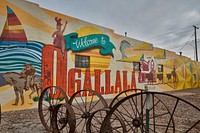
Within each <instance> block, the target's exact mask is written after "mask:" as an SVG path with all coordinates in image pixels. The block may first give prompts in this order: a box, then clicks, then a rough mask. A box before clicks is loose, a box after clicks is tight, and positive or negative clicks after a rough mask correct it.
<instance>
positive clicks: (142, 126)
mask: <svg viewBox="0 0 200 133" xmlns="http://www.w3.org/2000/svg"><path fill="white" fill-rule="evenodd" d="M147 94H150V95H151V94H152V93H151V92H142V93H138V94H133V95H130V96H128V97H125V98H123V99H122V100H120V101H119V102H118V103H116V104H115V105H114V106H113V108H111V110H110V111H109V112H108V114H107V115H106V117H105V119H104V121H103V123H102V126H101V129H100V133H104V132H105V127H106V123H108V121H109V119H110V117H111V116H112V114H113V113H114V112H115V111H116V112H118V113H119V114H120V115H121V117H122V118H123V120H124V121H125V124H126V126H127V127H126V129H127V132H137V133H140V132H141V133H143V132H147V131H146V127H145V124H144V121H145V119H144V117H143V115H144V114H145V112H144V111H143V110H144V107H145V104H146V99H141V101H143V100H144V101H143V102H140V104H141V106H140V109H137V108H138V107H137V105H136V107H135V109H134V108H133V107H131V108H132V109H131V110H134V111H135V110H136V113H135V112H133V113H130V112H129V110H127V109H126V108H125V107H122V108H123V109H124V110H125V112H126V114H125V113H123V112H122V110H121V108H120V109H118V108H119V107H120V106H122V105H121V104H123V103H124V102H127V101H128V100H131V101H132V102H133V103H130V104H131V105H133V104H134V102H135V101H133V100H134V99H131V98H133V97H137V96H140V95H141V96H143V95H147ZM154 98H155V97H154ZM131 101H130V102H131ZM158 101H159V100H158ZM128 102H129V101H128ZM158 103H161V105H162V106H163V107H164V108H165V109H166V112H165V113H163V116H164V115H168V117H169V118H171V112H169V109H168V108H167V107H166V106H165V105H163V103H162V102H161V101H159V102H158ZM158 103H154V104H155V105H154V106H157V104H158ZM123 106H124V105H123ZM154 108H155V107H152V108H151V111H153V110H154ZM134 113H135V114H134ZM132 114H134V115H135V116H132ZM129 115H130V116H129ZM141 115H142V116H141ZM144 116H146V115H144ZM161 116H162V115H161ZM126 117H130V119H131V120H129V121H128V120H127V121H128V122H127V121H126V119H127V118H126ZM154 117H160V116H159V115H157V116H154ZM151 119H152V118H151ZM135 122H137V123H139V125H138V127H136V126H137V125H136V124H135V125H134V124H133V123H135ZM170 128H172V129H171V130H172V132H175V125H174V121H173V119H171V123H170Z"/></svg>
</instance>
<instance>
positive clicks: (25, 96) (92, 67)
mask: <svg viewBox="0 0 200 133" xmlns="http://www.w3.org/2000/svg"><path fill="white" fill-rule="evenodd" d="M0 3H1V4H0V8H1V10H0V33H1V34H0V35H1V36H0V104H1V105H2V110H3V111H8V110H18V109H25V108H35V107H37V102H38V97H39V95H40V93H41V91H42V90H43V89H44V88H46V87H48V86H59V87H60V88H62V89H63V90H64V91H65V92H66V94H67V95H68V96H69V97H70V96H71V95H72V94H73V93H75V92H76V91H78V90H82V89H91V90H95V91H97V92H99V93H100V94H102V95H105V96H106V97H107V98H110V97H113V96H114V95H116V94H118V93H120V92H121V91H124V90H127V89H130V88H140V89H144V88H148V89H149V90H150V91H168V90H177V89H185V88H197V87H199V86H200V79H199V72H200V67H199V66H200V64H199V62H195V61H193V60H191V59H190V58H187V57H184V56H180V55H177V54H175V53H173V52H171V51H167V50H165V49H161V48H156V47H153V45H152V44H150V43H147V42H143V41H139V40H136V39H133V38H129V37H126V36H122V35H118V34H115V33H114V31H113V30H112V29H108V28H104V27H101V26H98V25H95V24H91V23H89V22H86V21H82V20H79V19H76V18H73V17H70V16H67V15H63V14H59V13H56V12H53V11H50V10H47V9H44V8H41V7H40V6H39V5H37V4H34V3H31V2H27V1H25V0H18V1H14V0H0Z"/></svg>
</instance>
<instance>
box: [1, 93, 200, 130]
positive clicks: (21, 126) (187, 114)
mask: <svg viewBox="0 0 200 133" xmlns="http://www.w3.org/2000/svg"><path fill="white" fill-rule="evenodd" d="M166 93H168V94H172V95H174V96H177V97H180V98H182V99H184V100H186V101H188V102H190V103H192V104H193V105H195V106H197V107H198V108H200V104H199V103H200V89H186V90H181V91H173V92H166ZM166 101H167V102H166V103H167V104H169V105H174V101H170V99H166ZM175 102H176V100H175ZM173 108H174V106H172V110H173ZM178 108H179V109H180V112H182V113H183V114H184V115H182V114H181V113H180V115H181V116H177V121H178V122H179V123H181V124H180V127H178V126H177V128H181V126H185V125H183V124H184V121H185V119H188V118H189V119H190V120H191V121H192V119H193V118H194V119H195V120H197V121H198V120H200V115H198V113H200V112H198V111H197V112H195V111H196V110H195V111H193V109H192V108H193V107H191V106H188V105H186V104H185V103H183V104H182V103H180V105H179V106H178ZM178 114H179V113H178ZM199 127H200V123H198V129H200V128H199ZM28 132H31V133H45V132H46V131H45V129H44V127H43V126H42V124H41V122H40V119H39V116H38V111H37V109H29V110H20V111H9V112H3V113H2V120H1V125H0V133H28ZM180 132H181V130H180ZM194 132H198V131H196V130H195V131H194ZM199 132H200V131H199Z"/></svg>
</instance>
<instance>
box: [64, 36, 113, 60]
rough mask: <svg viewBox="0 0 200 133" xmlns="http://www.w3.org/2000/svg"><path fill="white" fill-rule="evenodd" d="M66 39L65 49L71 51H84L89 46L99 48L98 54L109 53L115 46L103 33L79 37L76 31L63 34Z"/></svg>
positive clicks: (110, 53) (89, 47)
mask: <svg viewBox="0 0 200 133" xmlns="http://www.w3.org/2000/svg"><path fill="white" fill-rule="evenodd" d="M64 38H65V40H66V49H67V50H70V49H71V50H72V51H73V52H79V51H84V50H87V49H91V48H96V47H98V48H100V54H102V55H111V56H112V57H113V52H112V49H116V48H115V46H114V45H113V44H112V43H111V42H110V41H109V37H108V36H107V35H104V34H92V35H89V36H84V37H79V38H78V34H77V33H70V34H68V35H65V36H64Z"/></svg>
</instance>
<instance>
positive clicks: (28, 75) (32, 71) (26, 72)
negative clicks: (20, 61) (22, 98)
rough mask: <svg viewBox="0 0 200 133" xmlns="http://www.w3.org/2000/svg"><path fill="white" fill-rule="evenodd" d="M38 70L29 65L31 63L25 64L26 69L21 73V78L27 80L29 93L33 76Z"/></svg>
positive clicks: (26, 84) (26, 85)
mask: <svg viewBox="0 0 200 133" xmlns="http://www.w3.org/2000/svg"><path fill="white" fill-rule="evenodd" d="M35 72H36V70H35V68H34V67H33V66H32V65H31V64H29V63H25V64H24V68H23V70H22V72H21V75H22V76H21V77H23V78H26V83H25V88H24V89H25V90H26V91H27V90H28V89H29V87H30V85H31V81H32V79H33V75H34V74H35Z"/></svg>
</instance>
